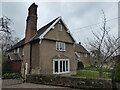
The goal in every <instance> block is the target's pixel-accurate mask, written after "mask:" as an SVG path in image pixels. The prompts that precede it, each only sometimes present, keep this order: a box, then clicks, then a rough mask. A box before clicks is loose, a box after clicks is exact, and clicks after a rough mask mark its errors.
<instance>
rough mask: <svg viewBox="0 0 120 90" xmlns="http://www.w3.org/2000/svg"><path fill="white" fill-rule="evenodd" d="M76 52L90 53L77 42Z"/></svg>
mask: <svg viewBox="0 0 120 90" xmlns="http://www.w3.org/2000/svg"><path fill="white" fill-rule="evenodd" d="M75 52H79V53H89V52H88V51H87V50H86V49H85V48H84V47H83V46H82V45H81V44H76V45H75Z"/></svg>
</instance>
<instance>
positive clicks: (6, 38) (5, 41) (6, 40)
mask: <svg viewBox="0 0 120 90" xmlns="http://www.w3.org/2000/svg"><path fill="white" fill-rule="evenodd" d="M11 24H12V20H11V19H9V18H8V17H6V16H4V17H1V18H0V48H1V50H2V52H5V51H6V50H8V49H9V48H10V47H11V46H12V45H13V44H15V43H16V42H17V41H18V40H19V38H15V37H13V33H14V30H12V28H11V27H10V26H11Z"/></svg>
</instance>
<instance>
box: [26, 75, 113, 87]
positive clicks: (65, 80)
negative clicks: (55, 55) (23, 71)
mask: <svg viewBox="0 0 120 90" xmlns="http://www.w3.org/2000/svg"><path fill="white" fill-rule="evenodd" d="M26 82H29V83H36V84H49V85H57V86H67V87H73V88H84V89H85V88H86V89H87V88H109V89H112V80H111V79H103V78H85V77H75V76H56V75H51V76H46V75H27V78H26Z"/></svg>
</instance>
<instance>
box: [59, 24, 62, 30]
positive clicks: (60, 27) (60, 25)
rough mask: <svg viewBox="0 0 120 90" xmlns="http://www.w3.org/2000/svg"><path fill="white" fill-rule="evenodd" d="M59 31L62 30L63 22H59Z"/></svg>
mask: <svg viewBox="0 0 120 90" xmlns="http://www.w3.org/2000/svg"><path fill="white" fill-rule="evenodd" d="M58 31H59V32H61V31H62V24H61V23H59V24H58Z"/></svg>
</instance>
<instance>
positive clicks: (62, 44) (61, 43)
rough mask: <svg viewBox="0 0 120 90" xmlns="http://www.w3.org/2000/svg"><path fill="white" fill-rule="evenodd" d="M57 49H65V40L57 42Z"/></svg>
mask: <svg viewBox="0 0 120 90" xmlns="http://www.w3.org/2000/svg"><path fill="white" fill-rule="evenodd" d="M56 50H58V51H65V43H63V42H56Z"/></svg>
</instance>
